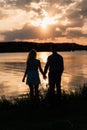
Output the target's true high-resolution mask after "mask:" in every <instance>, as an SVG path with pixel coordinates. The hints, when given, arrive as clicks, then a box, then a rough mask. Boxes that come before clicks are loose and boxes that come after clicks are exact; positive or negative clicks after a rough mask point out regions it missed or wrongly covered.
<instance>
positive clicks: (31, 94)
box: [29, 85, 34, 99]
mask: <svg viewBox="0 0 87 130" xmlns="http://www.w3.org/2000/svg"><path fill="white" fill-rule="evenodd" d="M29 88H30V98H31V99H33V97H34V92H33V91H34V90H33V85H30V86H29Z"/></svg>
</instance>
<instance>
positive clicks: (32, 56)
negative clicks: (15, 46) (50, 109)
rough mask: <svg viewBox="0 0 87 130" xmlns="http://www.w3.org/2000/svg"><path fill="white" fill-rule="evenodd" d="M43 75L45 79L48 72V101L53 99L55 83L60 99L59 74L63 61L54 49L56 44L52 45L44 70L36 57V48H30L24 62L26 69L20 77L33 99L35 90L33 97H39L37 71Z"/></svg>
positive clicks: (60, 74) (61, 71)
mask: <svg viewBox="0 0 87 130" xmlns="http://www.w3.org/2000/svg"><path fill="white" fill-rule="evenodd" d="M38 69H39V70H40V72H41V73H42V75H43V78H44V79H46V73H47V71H48V70H49V73H48V81H49V94H50V101H53V98H54V93H55V85H56V90H57V91H56V92H57V98H58V99H59V100H60V97H61V76H62V73H63V70H64V63H63V57H62V56H61V55H59V54H58V53H57V51H56V45H53V46H52V54H51V55H50V56H48V58H47V63H46V65H45V68H44V71H43V69H42V67H41V63H40V60H38V59H36V50H35V49H32V50H31V51H30V53H29V55H28V58H27V63H26V70H25V73H24V76H23V79H22V82H24V81H25V77H27V78H26V84H27V85H28V86H29V88H30V97H31V99H33V97H34V91H35V98H36V99H38V98H39V92H38V88H39V84H40V77H39V72H38Z"/></svg>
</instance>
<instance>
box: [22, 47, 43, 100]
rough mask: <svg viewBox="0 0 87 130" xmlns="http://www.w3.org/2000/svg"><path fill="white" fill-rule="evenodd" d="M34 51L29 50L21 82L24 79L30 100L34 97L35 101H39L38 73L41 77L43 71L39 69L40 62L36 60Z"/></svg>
mask: <svg viewBox="0 0 87 130" xmlns="http://www.w3.org/2000/svg"><path fill="white" fill-rule="evenodd" d="M36 55H37V54H36V50H35V49H32V50H30V52H29V54H28V58H27V62H26V70H25V73H24V76H23V79H22V82H24V81H25V77H26V84H27V85H28V86H29V88H30V98H31V99H33V98H34V96H35V99H39V91H38V88H39V84H40V77H39V71H38V69H39V70H40V72H41V73H42V75H43V70H42V67H41V63H40V60H38V59H36Z"/></svg>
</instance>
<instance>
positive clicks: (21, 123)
mask: <svg viewBox="0 0 87 130" xmlns="http://www.w3.org/2000/svg"><path fill="white" fill-rule="evenodd" d="M47 99H48V98H47V97H46V95H45V97H44V98H43V97H41V98H40V100H39V101H38V102H34V103H33V104H32V103H31V101H30V98H29V97H28V95H25V96H23V97H22V98H15V99H14V101H12V102H11V101H9V100H7V99H6V98H5V97H2V99H1V100H0V130H19V129H20V130H33V129H34V130H35V129H38V130H65V129H67V130H86V129H87V84H84V87H83V89H81V91H80V93H71V94H66V93H65V92H63V93H62V99H61V102H59V103H56V104H55V105H54V106H50V105H49V102H48V100H47Z"/></svg>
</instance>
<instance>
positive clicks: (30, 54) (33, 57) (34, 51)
mask: <svg viewBox="0 0 87 130" xmlns="http://www.w3.org/2000/svg"><path fill="white" fill-rule="evenodd" d="M35 58H36V50H35V49H32V50H30V52H29V55H28V59H35Z"/></svg>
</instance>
